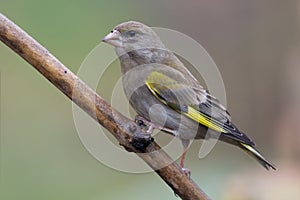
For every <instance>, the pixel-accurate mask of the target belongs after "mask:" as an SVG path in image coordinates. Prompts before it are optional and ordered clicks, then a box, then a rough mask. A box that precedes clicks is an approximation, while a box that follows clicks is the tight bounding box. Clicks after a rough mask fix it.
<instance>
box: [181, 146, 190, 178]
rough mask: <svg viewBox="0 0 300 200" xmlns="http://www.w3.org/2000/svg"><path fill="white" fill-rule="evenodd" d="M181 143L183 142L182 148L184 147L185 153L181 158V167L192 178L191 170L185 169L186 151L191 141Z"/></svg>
mask: <svg viewBox="0 0 300 200" xmlns="http://www.w3.org/2000/svg"><path fill="white" fill-rule="evenodd" d="M181 142H182V146H183V152H182V154H181V158H180V167H181V169H182V171H183V172H184V173H185V174H186V175H187V176H188V177H189V178H190V177H191V170H190V169H188V168H184V159H185V155H186V151H187V148H188V146H189V144H190V141H189V140H181Z"/></svg>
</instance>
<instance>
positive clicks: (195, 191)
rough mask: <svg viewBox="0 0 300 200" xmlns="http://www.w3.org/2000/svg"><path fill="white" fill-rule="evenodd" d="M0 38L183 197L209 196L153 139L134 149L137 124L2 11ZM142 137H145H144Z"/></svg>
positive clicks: (137, 129) (203, 197) (0, 15)
mask: <svg viewBox="0 0 300 200" xmlns="http://www.w3.org/2000/svg"><path fill="white" fill-rule="evenodd" d="M0 40H1V41H2V42H3V43H4V44H6V45H7V46H8V47H9V48H11V49H12V50H13V51H15V52H16V53H17V54H18V55H19V56H21V57H22V58H23V59H24V60H26V61H27V62H28V63H29V64H31V65H32V66H33V67H34V68H35V69H36V70H37V71H39V72H40V73H41V74H42V75H43V76H44V77H46V78H47V79H48V80H49V81H50V82H51V83H52V84H53V85H55V87H57V88H58V89H59V90H60V91H61V92H63V93H64V94H65V95H66V96H67V97H68V98H70V99H71V100H72V101H73V102H74V103H75V104H77V105H78V106H79V107H80V108H81V109H83V110H84V111H85V112H86V113H88V114H89V115H90V116H91V117H92V118H94V119H95V120H97V121H98V122H99V123H100V124H101V125H102V126H103V127H105V128H106V129H107V130H108V131H109V132H111V134H113V136H114V137H115V138H116V139H117V140H118V141H119V143H120V145H122V146H123V147H124V148H125V149H126V150H127V151H131V152H134V153H136V154H137V155H138V156H139V157H140V158H142V159H143V160H144V161H145V162H146V163H147V164H148V165H149V166H150V167H151V168H152V169H154V170H155V172H156V173H157V174H158V175H159V176H160V177H161V178H162V179H163V180H164V181H165V182H166V183H167V184H168V185H169V186H170V187H171V188H172V190H173V191H174V192H175V193H176V194H177V195H179V196H180V197H181V198H182V199H201V200H207V199H209V198H208V196H207V195H206V194H205V193H204V192H203V191H202V190H201V189H200V188H199V187H198V186H197V184H196V183H194V182H193V181H192V180H191V179H190V178H189V177H187V176H186V175H185V174H184V172H183V171H182V170H181V168H180V167H179V166H178V165H177V164H176V163H175V162H173V161H172V159H171V158H170V156H168V155H167V154H166V153H165V152H164V151H163V150H162V149H161V148H160V147H159V146H158V145H157V144H156V143H155V142H149V143H147V145H145V148H136V146H135V145H133V144H134V143H133V141H135V140H138V139H139V138H136V135H137V134H138V133H140V132H141V130H140V127H139V126H137V125H136V123H135V122H133V121H131V120H129V119H128V118H126V117H125V116H123V115H121V114H120V113H119V112H118V111H116V110H115V109H113V108H112V107H111V106H110V105H109V104H108V103H106V102H105V101H104V100H103V98H101V97H100V96H99V95H98V94H96V93H95V92H94V91H93V90H92V89H91V88H89V87H88V86H87V85H86V84H85V83H84V82H83V81H82V80H80V79H79V78H78V77H77V76H76V75H75V74H74V73H72V72H71V71H70V70H69V69H68V68H67V67H65V66H64V65H63V64H62V63H61V62H60V61H59V60H58V59H57V58H55V57H54V56H53V55H52V54H51V53H50V52H49V51H48V50H47V49H46V48H44V47H43V46H42V45H41V44H39V43H38V42H37V41H35V40H34V39H33V38H32V37H30V36H29V35H28V34H27V33H26V32H24V31H23V30H22V29H21V28H20V27H18V26H17V25H16V24H14V23H13V22H12V21H10V20H9V19H8V18H6V17H5V16H4V15H2V14H1V13H0ZM142 139H146V140H147V137H145V138H142ZM148 139H149V138H148ZM166 163H172V164H169V165H166ZM162 166H164V167H162Z"/></svg>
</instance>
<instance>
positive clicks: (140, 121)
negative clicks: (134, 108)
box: [135, 115, 175, 135]
mask: <svg viewBox="0 0 300 200" xmlns="http://www.w3.org/2000/svg"><path fill="white" fill-rule="evenodd" d="M135 123H136V124H137V125H138V126H140V127H147V128H148V129H147V131H146V132H147V133H149V134H152V133H153V130H154V129H158V130H162V131H166V132H169V133H171V134H173V135H175V131H174V130H172V129H169V128H165V127H163V126H160V125H158V124H154V123H153V122H150V121H148V120H147V119H145V118H144V117H142V116H140V115H137V116H135Z"/></svg>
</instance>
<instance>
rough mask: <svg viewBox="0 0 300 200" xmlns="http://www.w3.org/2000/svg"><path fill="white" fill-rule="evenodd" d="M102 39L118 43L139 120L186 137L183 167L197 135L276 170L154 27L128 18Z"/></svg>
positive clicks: (126, 85)
mask: <svg viewBox="0 0 300 200" xmlns="http://www.w3.org/2000/svg"><path fill="white" fill-rule="evenodd" d="M102 41H103V42H105V43H108V44H110V45H112V46H114V47H115V51H116V53H117V55H118V57H119V60H120V64H121V72H122V84H123V88H124V92H125V94H126V96H127V98H128V100H129V102H130V105H131V106H132V107H133V109H134V110H135V111H136V112H137V114H138V116H137V117H136V120H137V122H139V123H140V124H146V125H148V126H149V129H151V131H152V129H153V128H157V129H160V130H162V131H164V132H166V133H169V134H172V135H174V136H176V137H178V138H179V139H180V140H181V141H182V144H183V154H182V157H181V161H180V165H181V167H182V168H183V167H184V157H185V152H186V149H187V147H188V146H189V144H190V141H191V140H193V139H206V138H217V139H219V140H221V141H224V142H226V143H229V144H232V145H235V146H238V147H240V148H241V149H243V150H244V151H246V152H247V153H249V154H250V155H251V156H252V157H254V158H255V159H256V160H257V161H258V162H259V163H260V164H261V165H262V166H264V167H265V168H266V169H269V168H272V169H275V166H274V165H273V164H272V163H270V162H269V161H268V160H267V159H265V158H264V157H263V156H262V154H261V153H260V152H259V151H258V150H257V149H256V148H255V144H254V142H253V141H252V140H251V139H250V138H249V137H248V136H247V135H246V134H244V133H243V132H241V131H240V130H239V129H238V128H237V127H236V126H235V125H234V124H233V123H232V121H231V117H230V115H229V113H228V112H227V110H226V109H225V107H224V106H222V105H221V104H220V103H219V101H218V100H217V99H216V98H215V97H213V96H212V95H210V94H209V93H208V92H207V91H206V90H205V89H204V88H203V87H202V86H201V85H200V83H199V82H198V81H197V79H196V78H195V77H194V76H193V75H192V73H191V72H190V71H189V70H188V69H187V68H186V67H185V66H184V64H183V63H182V62H181V61H180V60H179V59H178V58H177V57H176V55H175V54H174V53H173V52H171V51H169V50H168V49H167V48H166V47H165V46H164V44H163V43H162V42H161V40H160V38H159V37H158V35H157V34H156V33H155V32H154V31H153V30H152V29H151V28H150V27H148V26H146V25H144V24H142V23H140V22H135V21H129V22H124V23H122V24H119V25H118V26H116V27H115V28H114V29H113V30H112V31H111V32H110V33H109V34H108V35H107V36H106V37H104V38H103V39H102Z"/></svg>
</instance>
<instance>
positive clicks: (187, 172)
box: [181, 168, 191, 178]
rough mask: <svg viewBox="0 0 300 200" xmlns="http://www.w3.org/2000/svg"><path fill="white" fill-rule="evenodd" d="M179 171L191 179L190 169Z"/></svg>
mask: <svg viewBox="0 0 300 200" xmlns="http://www.w3.org/2000/svg"><path fill="white" fill-rule="evenodd" d="M181 169H182V171H183V173H185V175H186V176H187V177H188V178H191V170H190V169H188V168H181Z"/></svg>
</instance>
